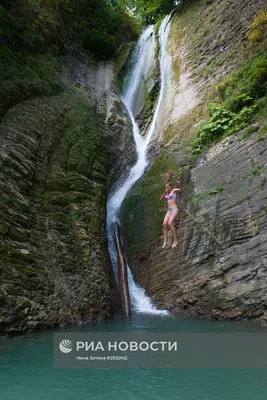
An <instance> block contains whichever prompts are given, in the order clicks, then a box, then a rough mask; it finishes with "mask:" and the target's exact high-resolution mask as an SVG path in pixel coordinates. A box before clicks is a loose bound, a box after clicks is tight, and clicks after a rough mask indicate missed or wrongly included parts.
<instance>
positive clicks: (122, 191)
mask: <svg viewBox="0 0 267 400" xmlns="http://www.w3.org/2000/svg"><path fill="white" fill-rule="evenodd" d="M169 22H170V16H167V17H165V19H164V20H163V22H162V24H161V26H160V29H159V42H160V75H161V86H160V93H159V96H158V101H157V105H156V108H155V112H154V115H153V119H152V122H151V125H150V128H149V131H148V133H147V135H146V136H145V137H144V138H143V137H142V135H141V134H140V130H139V128H138V125H137V123H136V121H135V118H134V103H135V99H136V95H137V91H138V87H139V85H140V84H141V81H142V72H143V70H144V68H145V66H146V62H147V57H148V54H149V50H150V48H151V45H152V41H153V35H154V26H149V27H148V28H147V29H146V30H145V31H144V32H143V34H142V36H141V37H140V39H139V41H138V44H137V47H136V49H135V53H134V56H135V60H134V66H133V69H132V71H131V74H130V76H129V80H128V83H127V87H126V88H125V91H124V92H123V95H122V98H121V99H122V101H123V103H124V105H125V107H126V110H127V112H128V115H129V118H130V120H131V122H132V128H133V136H134V140H135V146H136V153H137V162H136V164H135V165H134V166H133V167H132V168H131V170H130V173H129V175H128V177H127V178H126V179H125V181H124V182H123V183H122V185H121V186H120V187H119V189H117V190H116V191H115V192H114V193H112V195H111V196H110V198H109V199H108V202H107V234H108V248H109V254H110V258H111V262H112V266H113V269H114V274H115V276H116V278H117V279H118V272H117V250H116V244H115V241H114V229H115V226H116V222H117V220H118V215H119V211H120V207H121V204H122V202H123V200H124V198H125V196H126V194H127V192H128V191H129V190H130V188H131V187H132V186H133V185H134V184H135V182H137V181H138V179H140V178H141V176H142V175H143V173H144V171H145V168H146V166H147V165H148V160H147V149H148V145H149V142H150V139H151V137H152V136H153V135H154V134H155V131H156V122H157V118H158V115H159V111H160V107H161V103H162V100H163V97H164V89H165V85H166V74H165V63H164V60H165V58H166V54H167V41H168V35H169V30H170V24H169ZM127 270H128V283H129V290H130V297H131V302H132V307H133V309H134V311H136V312H139V313H147V314H167V311H166V310H158V309H157V308H156V307H155V306H154V305H153V304H152V302H151V300H150V298H149V297H148V296H147V295H146V293H145V290H144V289H143V288H141V287H140V286H138V285H136V283H135V282H134V279H133V275H132V273H131V270H130V268H129V265H127Z"/></svg>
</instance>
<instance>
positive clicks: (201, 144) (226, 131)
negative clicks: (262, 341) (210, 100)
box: [193, 104, 256, 154]
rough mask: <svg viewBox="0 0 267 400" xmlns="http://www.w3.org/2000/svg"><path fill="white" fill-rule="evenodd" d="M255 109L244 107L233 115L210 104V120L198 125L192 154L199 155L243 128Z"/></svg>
mask: <svg viewBox="0 0 267 400" xmlns="http://www.w3.org/2000/svg"><path fill="white" fill-rule="evenodd" d="M255 108H256V106H255V105H253V106H251V107H247V106H245V107H243V108H242V110H241V111H240V112H239V113H237V114H235V113H233V112H231V111H229V110H226V109H225V108H223V107H222V106H219V105H216V104H212V105H211V106H210V118H209V120H208V121H207V122H204V123H203V124H201V125H200V127H199V129H198V131H197V134H196V139H195V141H194V142H193V147H194V154H199V153H201V152H202V151H203V150H204V148H205V147H207V146H208V145H210V144H212V143H214V142H217V141H218V140H220V139H221V138H222V137H225V136H228V135H231V134H232V133H234V132H237V131H238V130H240V129H242V128H243V127H245V126H246V124H247V123H248V122H249V121H250V120H251V118H252V115H253V113H254V111H255Z"/></svg>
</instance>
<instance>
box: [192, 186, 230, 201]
mask: <svg viewBox="0 0 267 400" xmlns="http://www.w3.org/2000/svg"><path fill="white" fill-rule="evenodd" d="M223 191H224V186H223V185H218V186H215V187H214V188H212V189H211V190H206V191H204V192H202V193H199V194H198V195H197V196H196V197H195V198H194V199H193V203H194V204H195V205H197V204H199V203H201V201H203V200H205V199H207V198H208V197H209V196H212V195H214V194H218V193H221V192H223Z"/></svg>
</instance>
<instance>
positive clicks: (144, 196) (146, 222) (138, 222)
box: [121, 153, 182, 255]
mask: <svg viewBox="0 0 267 400" xmlns="http://www.w3.org/2000/svg"><path fill="white" fill-rule="evenodd" d="M169 168H172V170H173V173H174V177H179V176H181V173H182V169H181V168H179V167H177V164H176V163H175V162H174V161H173V159H172V158H171V157H170V156H169V154H168V153H163V154H161V155H160V156H159V157H157V158H156V159H155V160H154V161H153V163H152V165H151V168H150V169H149V171H148V172H147V173H146V174H145V176H144V177H143V178H142V180H140V181H138V182H137V183H136V184H135V186H134V188H133V189H132V190H131V192H130V193H129V194H128V195H127V197H126V199H125V200H124V201H123V204H122V208H121V220H122V221H123V223H124V226H125V230H124V232H125V234H126V241H127V243H129V244H130V243H134V245H131V246H130V248H129V253H130V255H131V254H133V253H135V254H136V253H139V252H140V253H142V252H143V251H147V250H149V248H150V242H149V240H148V238H151V240H153V239H154V238H155V237H157V236H158V235H159V234H160V233H161V230H162V219H163V216H164V212H165V207H166V204H165V202H163V201H160V196H161V195H162V193H163V192H164V177H165V174H166V173H167V171H168V169H169ZM152 236H153V237H152Z"/></svg>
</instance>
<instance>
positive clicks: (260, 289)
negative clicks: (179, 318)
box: [123, 134, 267, 322]
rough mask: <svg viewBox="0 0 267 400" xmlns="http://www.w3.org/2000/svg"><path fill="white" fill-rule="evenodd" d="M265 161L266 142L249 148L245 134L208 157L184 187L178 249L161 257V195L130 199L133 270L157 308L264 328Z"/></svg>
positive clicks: (140, 192)
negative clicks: (253, 323)
mask: <svg viewBox="0 0 267 400" xmlns="http://www.w3.org/2000/svg"><path fill="white" fill-rule="evenodd" d="M266 160H267V138H266V137H265V139H264V140H262V141H256V140H255V138H250V139H248V140H243V139H242V134H241V136H240V135H237V137H235V138H227V139H226V140H224V141H223V142H222V143H220V144H218V145H216V146H215V147H214V148H213V149H212V150H210V151H209V153H208V154H207V155H206V159H203V160H202V162H200V163H199V166H198V167H197V168H195V169H193V170H192V171H191V177H190V175H188V176H187V179H185V183H184V191H183V195H182V198H181V200H180V214H179V217H178V220H177V233H178V240H179V246H178V248H177V249H171V248H168V249H166V250H165V249H164V250H163V249H161V243H162V235H161V223H159V218H158V215H160V216H161V219H163V217H164V210H163V206H162V205H160V203H159V202H158V201H157V200H153V198H154V197H155V196H160V194H161V191H162V187H161V186H159V185H153V187H151V188H150V189H149V187H148V185H146V188H147V192H144V186H142V184H141V185H139V186H138V185H137V187H136V188H135V190H134V192H133V193H132V194H131V195H130V196H129V197H128V199H127V200H126V202H125V204H124V206H123V207H124V223H125V226H126V231H127V230H128V231H129V232H130V237H128V246H129V254H130V258H131V259H130V262H131V266H132V269H133V271H134V274H135V277H136V279H137V281H138V282H140V283H141V284H142V285H143V286H144V287H145V289H146V290H147V291H148V293H149V294H150V295H151V296H153V298H154V299H155V301H156V302H157V303H158V305H159V306H161V307H163V308H168V309H169V310H171V311H172V312H174V313H177V314H180V315H181V314H182V315H188V316H201V317H212V318H252V319H255V320H257V321H261V322H266V320H267V314H266V301H267V294H266V282H267V247H266V239H267V208H266V205H267V168H266V167H267V164H266ZM153 165H154V166H153ZM153 165H152V168H151V170H150V172H149V173H150V176H149V178H148V179H149V180H150V181H151V182H153V170H154V175H155V176H156V175H158V180H159V181H160V182H161V179H160V175H159V174H158V165H157V164H156V163H155V164H153ZM145 179H146V178H145ZM145 183H147V181H146V182H145ZM143 184H144V182H143ZM218 187H221V189H220V190H218V189H217V190H216V188H218ZM212 190H213V191H214V193H211V191H212ZM201 199H202V200H201ZM142 209H145V212H144V213H143V214H142V229H141V227H140V226H139V228H140V229H139V230H138V229H136V228H137V224H136V221H138V220H139V219H140V212H141V210H142ZM126 211H127V212H128V217H127V216H126ZM187 212H189V213H190V214H191V216H190V215H189V214H188V213H187ZM192 217H193V218H192ZM195 220H197V221H198V222H196V221H195ZM156 224H157V228H156ZM145 236H146V237H147V240H144V237H145ZM214 238H215V239H214ZM169 239H170V244H171V237H170V238H169ZM218 242H220V244H219V243H218Z"/></svg>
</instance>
